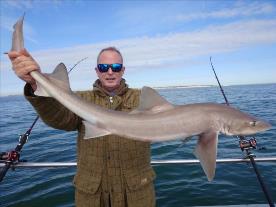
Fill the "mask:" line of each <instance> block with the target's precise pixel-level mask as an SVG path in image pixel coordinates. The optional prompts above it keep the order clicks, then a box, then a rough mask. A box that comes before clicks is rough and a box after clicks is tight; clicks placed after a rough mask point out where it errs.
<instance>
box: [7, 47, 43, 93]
mask: <svg viewBox="0 0 276 207" xmlns="http://www.w3.org/2000/svg"><path fill="white" fill-rule="evenodd" d="M8 56H9V58H10V60H11V63H12V68H13V70H14V72H15V74H16V75H17V76H18V77H19V78H20V79H22V80H23V81H25V82H27V83H29V84H31V86H32V88H33V90H34V91H35V90H36V88H37V86H36V82H35V80H34V79H33V78H32V76H30V72H32V71H35V70H36V71H40V67H39V65H38V63H37V62H36V61H35V60H34V59H33V57H32V56H31V55H30V54H29V53H28V51H27V50H26V49H23V50H21V51H20V52H16V51H11V52H9V53H8Z"/></svg>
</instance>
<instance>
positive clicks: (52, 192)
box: [0, 84, 276, 207]
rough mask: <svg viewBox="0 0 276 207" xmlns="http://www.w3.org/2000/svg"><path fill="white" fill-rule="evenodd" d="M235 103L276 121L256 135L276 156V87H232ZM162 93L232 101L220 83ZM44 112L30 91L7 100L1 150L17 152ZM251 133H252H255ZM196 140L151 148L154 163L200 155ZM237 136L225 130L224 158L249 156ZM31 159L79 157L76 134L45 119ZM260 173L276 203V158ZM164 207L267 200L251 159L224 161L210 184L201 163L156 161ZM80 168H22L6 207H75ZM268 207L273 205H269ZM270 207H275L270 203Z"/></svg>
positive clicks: (180, 98)
mask: <svg viewBox="0 0 276 207" xmlns="http://www.w3.org/2000/svg"><path fill="white" fill-rule="evenodd" d="M224 91H225V93H226V96H227V98H228V100H229V102H230V104H231V105H232V106H234V107H236V108H238V109H240V110H241V111H243V112H247V113H250V114H252V115H254V116H256V117H259V118H261V119H264V120H266V121H268V122H269V123H271V124H272V126H273V127H272V129H270V130H268V131H266V132H262V133H258V134H256V136H255V137H256V139H257V149H255V150H252V152H253V153H254V154H255V156H256V157H257V158H267V157H276V84H258V85H236V86H225V87H224ZM158 92H159V93H160V94H161V95H162V96H163V97H165V98H166V99H167V100H169V101H170V102H172V103H174V104H179V105H180V104H188V103H200V102H215V103H224V99H223V96H222V94H221V92H220V90H219V88H218V87H196V88H162V89H160V90H158ZM36 116H37V114H36V112H35V111H34V110H33V108H32V106H31V105H30V104H29V103H28V102H27V101H26V100H25V98H24V97H23V96H6V97H0V153H1V152H6V151H9V150H12V149H14V147H15V146H16V145H17V143H18V137H19V135H20V134H23V133H24V132H26V130H27V129H29V127H30V126H31V124H32V122H33V121H34V119H35V117H36ZM249 138H250V137H249ZM196 141H197V139H196V137H193V138H192V139H190V140H189V141H188V142H186V143H183V142H182V141H181V140H175V141H169V142H161V143H154V144H152V145H151V151H152V160H171V159H195V157H194V155H193V150H194V147H195V144H196ZM244 156H245V153H244V152H242V151H241V149H240V148H239V140H238V138H237V137H231V136H230V137H229V136H224V135H220V136H219V144H218V158H219V159H223V158H233V159H234V158H244ZM21 159H22V160H27V161H28V162H75V161H76V132H65V131H60V130H56V129H53V128H51V127H48V126H47V125H46V124H44V123H43V122H42V121H41V120H39V121H38V122H37V124H36V125H35V126H34V128H33V131H32V133H31V135H30V137H29V140H28V142H27V143H26V144H25V146H24V148H23V151H22V153H21ZM257 167H258V169H259V172H260V175H261V177H262V179H263V181H264V183H265V185H266V187H267V189H268V191H269V193H270V195H271V197H272V199H273V200H274V202H276V162H275V161H274V162H273V161H271V162H257ZM153 168H154V170H155V172H156V174H157V178H156V180H155V189H156V202H157V206H158V207H182V206H226V205H243V204H266V203H267V200H266V198H265V196H264V193H263V191H262V189H261V187H260V184H259V182H258V179H257V177H256V174H255V171H254V169H253V168H252V165H251V164H250V163H218V164H217V168H216V175H215V178H214V180H213V181H212V182H209V181H208V180H207V178H206V176H205V175H204V173H203V170H202V168H201V166H200V165H199V164H170V165H168V164H158V165H153ZM75 172H76V168H75V167H63V168H15V170H9V171H8V173H7V175H6V177H5V178H4V180H3V181H2V182H1V183H0V206H1V207H44V206H45V207H71V206H74V186H73V184H72V179H73V177H74V174H75ZM264 206H266V205H264ZM267 206H268V205H267Z"/></svg>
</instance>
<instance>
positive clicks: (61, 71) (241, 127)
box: [11, 17, 271, 181]
mask: <svg viewBox="0 0 276 207" xmlns="http://www.w3.org/2000/svg"><path fill="white" fill-rule="evenodd" d="M22 49H24V43H23V17H22V18H21V19H19V20H18V21H17V23H16V24H15V25H14V32H13V39H12V48H11V51H18V52H19V51H21V50H22ZM30 75H31V76H32V77H33V78H34V79H35V80H36V83H37V86H38V88H37V90H36V91H35V94H36V95H38V96H46V97H53V98H55V99H56V100H57V101H59V102H60V103H61V104H62V105H64V106H65V107H66V108H68V109H69V110H71V111H72V112H74V113H75V114H77V115H78V116H80V117H81V118H82V119H83V123H84V125H85V139H90V138H97V137H100V136H103V135H108V134H116V135H119V136H122V137H126V138H129V139H134V140H140V141H150V142H160V141H168V140H175V139H183V140H184V139H187V138H189V137H191V136H198V142H197V146H196V148H195V151H194V154H195V155H196V157H197V158H198V159H199V160H200V163H201V165H202V168H203V170H204V172H205V174H206V175H207V178H208V180H209V181H211V180H212V179H213V177H214V175H215V168H216V157H217V142H218V134H219V133H223V134H225V135H242V136H245V135H252V134H255V133H257V132H260V131H265V130H268V129H269V128H270V127H271V125H270V124H269V123H267V122H265V121H262V120H259V119H257V118H255V117H253V116H251V115H248V114H246V113H243V112H241V111H239V110H237V109H235V108H232V107H230V106H226V105H223V104H216V103H196V104H187V105H173V104H171V103H169V102H168V101H167V100H166V99H164V98H163V97H161V96H160V95H159V94H158V93H157V92H156V91H155V90H154V89H152V88H149V87H143V88H142V91H141V97H140V105H139V107H138V108H137V109H136V110H134V111H132V112H130V113H127V112H122V111H113V110H109V109H105V108H102V107H100V106H97V105H95V104H93V103H90V102H88V101H85V100H83V99H81V98H80V97H78V96H77V95H75V94H74V93H73V92H72V91H71V89H70V85H69V79H68V74H67V70H66V67H65V65H64V64H62V63H60V64H59V65H58V66H57V67H56V69H55V70H54V72H53V73H52V74H42V73H40V72H38V71H33V72H31V73H30Z"/></svg>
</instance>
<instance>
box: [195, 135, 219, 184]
mask: <svg viewBox="0 0 276 207" xmlns="http://www.w3.org/2000/svg"><path fill="white" fill-rule="evenodd" d="M217 143H218V133H217V132H214V131H210V132H207V133H203V134H201V135H200V136H199V139H198V142H197V146H196V149H195V151H194V154H195V156H196V157H197V158H198V159H199V160H200V164H201V166H202V168H203V171H204V172H205V174H206V176H207V178H208V181H212V180H213V178H214V176H215V170H216V158H217Z"/></svg>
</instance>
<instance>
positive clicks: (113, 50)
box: [97, 47, 123, 64]
mask: <svg viewBox="0 0 276 207" xmlns="http://www.w3.org/2000/svg"><path fill="white" fill-rule="evenodd" d="M105 51H112V52H116V53H118V54H119V55H120V56H121V59H122V63H123V56H122V53H121V52H120V51H119V50H118V49H117V48H116V47H106V48H104V49H102V50H101V51H100V53H99V54H98V57H97V64H98V63H99V59H100V56H101V54H102V53H103V52H105Z"/></svg>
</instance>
